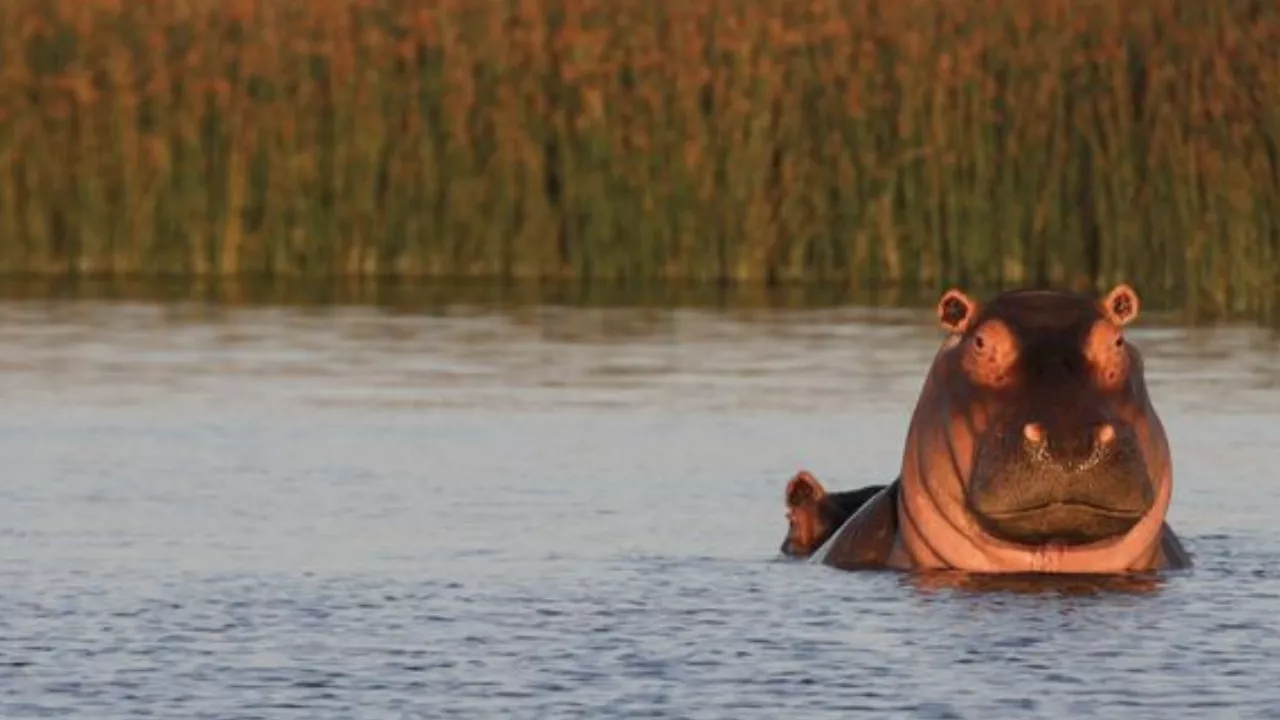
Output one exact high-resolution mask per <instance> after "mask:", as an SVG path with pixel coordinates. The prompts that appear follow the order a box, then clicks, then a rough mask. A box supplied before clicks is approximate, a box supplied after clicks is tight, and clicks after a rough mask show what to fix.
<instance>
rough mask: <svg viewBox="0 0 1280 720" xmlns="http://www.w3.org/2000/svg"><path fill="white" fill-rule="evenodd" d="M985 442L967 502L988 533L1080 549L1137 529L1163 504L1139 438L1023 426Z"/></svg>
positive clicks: (1091, 428)
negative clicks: (1157, 502)
mask: <svg viewBox="0 0 1280 720" xmlns="http://www.w3.org/2000/svg"><path fill="white" fill-rule="evenodd" d="M1016 427H1020V432H1014V433H1002V434H1001V435H1002V438H1001V437H995V436H993V437H990V438H988V440H987V441H986V442H983V443H980V445H979V448H978V455H977V458H976V463H975V465H974V469H973V474H972V476H971V477H970V481H969V484H968V487H967V488H966V500H967V504H968V506H969V508H970V509H971V510H972V512H973V514H974V516H975V517H976V518H977V519H978V520H979V521H980V522H981V524H982V525H983V526H984V527H986V528H987V530H988V532H991V533H992V534H994V535H997V536H1000V537H1004V538H1006V539H1008V540H1012V541H1016V542H1023V543H1043V542H1058V543H1063V544H1078V543H1086V542H1092V541H1096V540H1100V539H1103V538H1105V537H1110V536H1113V535H1118V534H1121V533H1124V532H1126V531H1128V530H1129V529H1130V528H1131V527H1133V526H1134V525H1135V524H1136V523H1137V522H1138V521H1139V520H1140V519H1141V518H1142V517H1143V515H1145V514H1146V513H1147V512H1148V511H1149V510H1150V509H1151V507H1152V505H1153V503H1154V502H1155V488H1154V483H1153V482H1152V479H1151V476H1150V473H1149V471H1148V468H1147V465H1146V463H1145V461H1144V459H1143V455H1142V452H1141V449H1140V446H1139V444H1138V437H1137V434H1136V432H1135V431H1134V430H1133V429H1132V428H1129V427H1126V426H1124V425H1120V424H1116V423H1109V422H1099V423H1093V424H1089V425H1077V426H1074V427H1073V426H1062V425H1056V426H1055V425H1049V424H1047V423H1042V422H1027V423H1024V424H1021V425H1020V426H1016Z"/></svg>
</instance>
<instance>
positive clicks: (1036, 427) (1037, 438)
mask: <svg viewBox="0 0 1280 720" xmlns="http://www.w3.org/2000/svg"><path fill="white" fill-rule="evenodd" d="M1022 437H1024V438H1026V439H1027V442H1030V443H1031V444H1032V445H1039V444H1040V443H1042V442H1044V428H1042V427H1040V423H1033V422H1030V423H1027V424H1026V425H1023V426H1022Z"/></svg>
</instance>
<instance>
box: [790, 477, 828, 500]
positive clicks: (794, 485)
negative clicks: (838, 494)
mask: <svg viewBox="0 0 1280 720" xmlns="http://www.w3.org/2000/svg"><path fill="white" fill-rule="evenodd" d="M826 496H827V490H826V488H824V487H822V483H820V482H818V479H817V478H815V477H814V476H812V475H810V474H809V473H808V472H805V471H804V470H801V471H800V472H798V473H796V475H795V477H793V478H791V481H790V482H788V483H787V507H799V506H801V505H804V504H805V503H810V502H817V501H818V500H821V499H822V498H824V497H826Z"/></svg>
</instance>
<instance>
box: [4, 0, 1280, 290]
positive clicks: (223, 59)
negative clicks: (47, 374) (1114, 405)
mask: <svg viewBox="0 0 1280 720" xmlns="http://www.w3.org/2000/svg"><path fill="white" fill-rule="evenodd" d="M1278 144H1280V9H1276V8H1275V7H1273V6H1270V5H1267V4H1264V3H1261V2H1242V1H1232V0H1134V1H1133V2H1129V3H1116V2H1107V1H1104V0H1084V1H1081V0H1049V1H1048V2H1045V3H1039V4H1037V3H1026V2H1022V1H1021V0H958V1H956V2H950V3H938V2H933V1H926V0H897V1H895V2H876V1H873V0H808V1H803V2H802V1H801V0H763V1H761V0H752V1H750V2H748V1H747V0H708V1H707V2H700V3H651V2H647V1H644V2H642V1H641V0H541V1H536V2H535V1H533V0H436V1H435V2H421V3H419V2H410V1H409V0H187V1H186V2H158V1H157V2H136V3H130V2H123V1H122V0H51V1H48V2H46V0H11V1H10V2H7V3H4V4H0V272H7V273H36V274H48V273H56V274H61V273H86V274H103V273H105V274H155V273H177V274H196V275H224V274H246V275H263V274H265V275H268V276H323V275H362V276H368V277H374V276H399V277H413V276H424V275H425V276H437V277H446V276H454V277H457V276H491V277H506V278H554V279H560V280H563V279H566V278H567V279H586V280H606V281H619V280H624V281H635V282H640V281H648V280H655V279H681V280H695V281H696V280H734V281H745V282H752V281H773V282H790V281H820V282H836V283H842V284H847V285H850V286H862V285H869V284H879V283H908V284H913V283H914V284H923V285H925V286H938V285H940V284H942V283H954V282H963V283H968V284H982V285H1002V284H1003V285H1007V284H1018V283H1043V282H1057V283H1068V284H1082V285H1089V286H1105V285H1108V284H1110V283H1112V282H1114V281H1116V280H1118V279H1121V278H1123V279H1125V280H1128V281H1130V282H1133V283H1135V284H1137V285H1138V286H1139V287H1140V288H1141V289H1143V290H1144V291H1147V292H1180V293H1185V294H1186V297H1187V302H1188V303H1189V304H1193V305H1194V304H1200V305H1204V306H1208V307H1214V308H1219V309H1223V310H1228V309H1229V310H1232V311H1234V312H1265V311H1268V310H1269V309H1270V304H1271V303H1272V302H1273V301H1274V297H1275V292H1274V288H1275V287H1276V284H1277V278H1278V277H1280V275H1278V269H1280V158H1278V157H1277V155H1278V151H1277V148H1278Z"/></svg>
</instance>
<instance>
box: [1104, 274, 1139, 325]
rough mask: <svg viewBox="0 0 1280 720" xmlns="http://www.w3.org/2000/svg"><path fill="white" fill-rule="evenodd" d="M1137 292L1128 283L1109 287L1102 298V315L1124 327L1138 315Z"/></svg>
mask: <svg viewBox="0 0 1280 720" xmlns="http://www.w3.org/2000/svg"><path fill="white" fill-rule="evenodd" d="M1140 305H1141V303H1140V302H1139V301H1138V293H1137V292H1136V291H1135V290H1134V289H1133V288H1131V287H1129V286H1128V285H1125V284H1124V283H1121V284H1119V285H1117V286H1115V287H1114V288H1112V289H1111V292H1109V293H1107V296H1106V297H1104V298H1103V299H1102V303H1101V306H1102V307H1101V309H1102V315H1103V317H1105V318H1106V319H1108V320H1110V321H1111V322H1112V323H1114V324H1115V326H1116V327H1124V326H1125V325H1128V324H1129V323H1131V322H1133V321H1134V319H1136V318H1137V317H1138V308H1139V307H1140Z"/></svg>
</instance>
